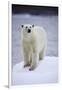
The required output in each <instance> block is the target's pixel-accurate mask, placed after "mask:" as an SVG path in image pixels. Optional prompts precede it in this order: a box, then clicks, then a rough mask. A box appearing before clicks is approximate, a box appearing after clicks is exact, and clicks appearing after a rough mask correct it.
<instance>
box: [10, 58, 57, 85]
mask: <svg viewBox="0 0 62 90" xmlns="http://www.w3.org/2000/svg"><path fill="white" fill-rule="evenodd" d="M23 65H24V64H23V62H21V63H18V64H16V65H15V66H14V67H13V72H12V85H23V84H41V83H56V82H57V81H58V58H57V57H48V56H46V57H45V58H44V60H41V61H39V64H38V67H37V68H36V69H35V70H33V71H29V67H26V68H24V67H23Z"/></svg>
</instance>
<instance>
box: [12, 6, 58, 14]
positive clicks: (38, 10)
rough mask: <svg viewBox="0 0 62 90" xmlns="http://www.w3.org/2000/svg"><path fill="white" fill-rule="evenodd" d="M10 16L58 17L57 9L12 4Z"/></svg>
mask: <svg viewBox="0 0 62 90" xmlns="http://www.w3.org/2000/svg"><path fill="white" fill-rule="evenodd" d="M12 14H32V15H40V14H43V15H48V14H50V15H52V14H53V15H58V7H51V6H35V5H34V6H33V5H17V4H12Z"/></svg>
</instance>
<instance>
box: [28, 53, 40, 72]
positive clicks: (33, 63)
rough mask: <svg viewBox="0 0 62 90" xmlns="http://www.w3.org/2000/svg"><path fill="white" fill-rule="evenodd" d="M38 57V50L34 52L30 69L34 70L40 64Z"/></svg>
mask: <svg viewBox="0 0 62 90" xmlns="http://www.w3.org/2000/svg"><path fill="white" fill-rule="evenodd" d="M38 59H39V55H38V53H37V52H35V53H33V54H32V62H31V66H30V68H29V70H30V71H31V70H34V69H35V68H36V67H37V65H38Z"/></svg>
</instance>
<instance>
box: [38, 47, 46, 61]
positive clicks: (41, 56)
mask: <svg viewBox="0 0 62 90" xmlns="http://www.w3.org/2000/svg"><path fill="white" fill-rule="evenodd" d="M44 56H45V49H43V50H42V51H41V52H40V53H39V60H43V58H44Z"/></svg>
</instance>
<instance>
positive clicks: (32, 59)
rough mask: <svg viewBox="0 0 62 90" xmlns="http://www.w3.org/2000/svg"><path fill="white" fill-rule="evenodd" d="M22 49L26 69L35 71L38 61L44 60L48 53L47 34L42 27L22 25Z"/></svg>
mask: <svg viewBox="0 0 62 90" xmlns="http://www.w3.org/2000/svg"><path fill="white" fill-rule="evenodd" d="M21 36H22V37H21V38H22V49H23V56H24V67H27V66H30V68H29V70H30V71H31V70H34V69H35V68H36V67H37V65H38V61H39V60H42V59H43V57H44V56H45V51H46V41H47V39H46V32H45V30H44V29H43V28H42V27H40V26H35V25H30V24H24V25H21Z"/></svg>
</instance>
